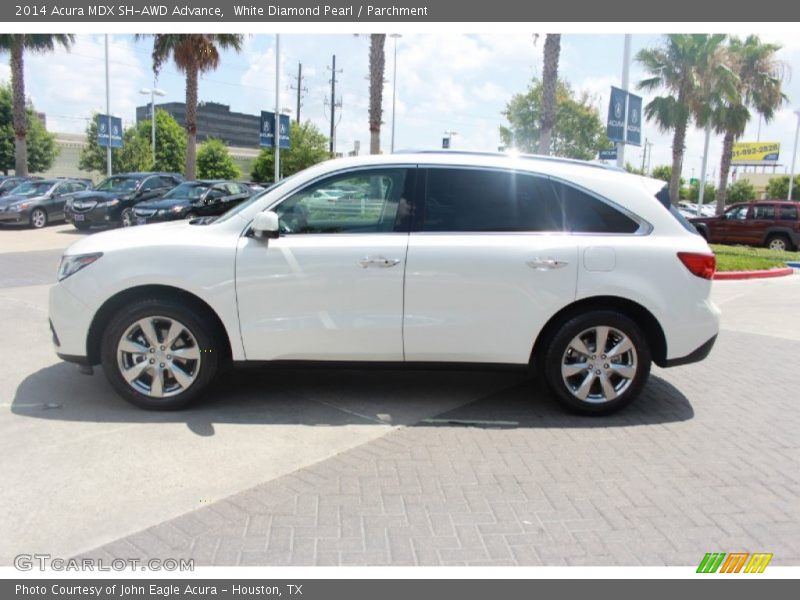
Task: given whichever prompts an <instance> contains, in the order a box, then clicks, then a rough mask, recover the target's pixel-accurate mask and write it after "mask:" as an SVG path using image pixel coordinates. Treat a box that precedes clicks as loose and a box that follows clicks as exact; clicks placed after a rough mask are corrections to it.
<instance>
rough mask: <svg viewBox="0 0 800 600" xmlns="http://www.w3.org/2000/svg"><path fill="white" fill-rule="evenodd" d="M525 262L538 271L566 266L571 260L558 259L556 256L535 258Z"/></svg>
mask: <svg viewBox="0 0 800 600" xmlns="http://www.w3.org/2000/svg"><path fill="white" fill-rule="evenodd" d="M525 264H526V265H528V266H529V267H530V268H531V269H536V270H537V271H552V270H554V269H561V268H562V267H566V266H567V265H568V264H569V262H567V261H566V260H556V259H555V258H534V259H533V260H529V261H528V262H527V263H525Z"/></svg>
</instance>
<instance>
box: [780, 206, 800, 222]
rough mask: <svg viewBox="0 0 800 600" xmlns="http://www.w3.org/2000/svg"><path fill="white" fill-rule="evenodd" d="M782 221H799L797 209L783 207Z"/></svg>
mask: <svg viewBox="0 0 800 600" xmlns="http://www.w3.org/2000/svg"><path fill="white" fill-rule="evenodd" d="M780 220H781V221H797V207H796V206H781V210H780Z"/></svg>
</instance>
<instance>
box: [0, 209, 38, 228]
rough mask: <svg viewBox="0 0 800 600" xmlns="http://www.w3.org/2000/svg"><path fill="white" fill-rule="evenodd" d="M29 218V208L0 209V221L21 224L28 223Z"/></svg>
mask: <svg viewBox="0 0 800 600" xmlns="http://www.w3.org/2000/svg"><path fill="white" fill-rule="evenodd" d="M30 220H31V211H30V209H27V208H25V209H23V210H13V211H12V210H7V209H0V223H12V224H15V225H16V224H23V223H29V222H30Z"/></svg>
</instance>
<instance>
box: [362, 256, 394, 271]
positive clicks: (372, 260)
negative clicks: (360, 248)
mask: <svg viewBox="0 0 800 600" xmlns="http://www.w3.org/2000/svg"><path fill="white" fill-rule="evenodd" d="M356 262H357V264H358V266H359V267H361V268H362V269H366V268H367V267H377V268H379V269H388V268H389V267H394V266H396V265H398V264H400V259H399V258H384V257H383V256H365V257H364V258H362V259H361V260H359V261H356Z"/></svg>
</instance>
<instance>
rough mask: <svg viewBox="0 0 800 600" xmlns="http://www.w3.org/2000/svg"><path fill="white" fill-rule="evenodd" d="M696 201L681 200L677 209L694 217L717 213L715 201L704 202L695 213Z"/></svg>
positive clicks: (709, 215) (711, 215)
mask: <svg viewBox="0 0 800 600" xmlns="http://www.w3.org/2000/svg"><path fill="white" fill-rule="evenodd" d="M697 206H698V205H697V202H689V201H687V200H681V201H680V202H678V209H679V210H680V211H681V212H682V213H684V214H688V215H691V218H694V217H713V216H714V215H716V214H717V205H716V203H715V202H713V201H711V202H704V203H703V206H702V207H701V208H700V214H699V215H698V214H697Z"/></svg>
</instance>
